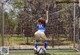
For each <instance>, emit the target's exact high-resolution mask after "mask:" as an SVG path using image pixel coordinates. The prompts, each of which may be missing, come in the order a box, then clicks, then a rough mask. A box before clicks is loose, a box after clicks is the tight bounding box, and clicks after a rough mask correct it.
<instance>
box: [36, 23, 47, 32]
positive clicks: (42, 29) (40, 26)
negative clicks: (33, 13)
mask: <svg viewBox="0 0 80 55" xmlns="http://www.w3.org/2000/svg"><path fill="white" fill-rule="evenodd" d="M36 27H37V30H38V31H45V29H46V28H45V27H44V26H43V25H42V24H37V25H36Z"/></svg>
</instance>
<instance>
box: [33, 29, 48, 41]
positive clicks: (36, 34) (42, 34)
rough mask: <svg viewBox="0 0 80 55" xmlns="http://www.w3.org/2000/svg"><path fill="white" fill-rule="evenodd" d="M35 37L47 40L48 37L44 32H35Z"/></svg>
mask: <svg viewBox="0 0 80 55" xmlns="http://www.w3.org/2000/svg"><path fill="white" fill-rule="evenodd" d="M34 35H35V37H36V39H40V38H43V39H45V40H47V37H46V35H45V33H44V31H41V30H38V31H36V32H35V34H34Z"/></svg>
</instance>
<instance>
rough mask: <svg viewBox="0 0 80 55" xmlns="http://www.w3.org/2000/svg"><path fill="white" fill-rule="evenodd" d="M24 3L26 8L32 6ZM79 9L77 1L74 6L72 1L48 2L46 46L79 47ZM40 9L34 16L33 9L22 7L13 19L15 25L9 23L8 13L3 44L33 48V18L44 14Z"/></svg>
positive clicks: (20, 47)
mask: <svg viewBox="0 0 80 55" xmlns="http://www.w3.org/2000/svg"><path fill="white" fill-rule="evenodd" d="M33 2H35V4H34V5H36V1H33ZM37 2H38V1H37ZM25 4H26V5H25V7H26V8H28V7H29V8H33V7H32V6H29V5H27V4H29V3H28V2H26V3H25ZM44 9H45V8H44ZM44 9H43V10H44ZM79 9H80V7H79V6H78V3H77V2H76V3H75V7H74V2H72V3H66V2H63V3H61V2H59V3H58V2H57V3H54V2H51V3H49V23H48V24H47V27H46V32H45V33H46V35H47V37H48V39H49V46H48V48H52V47H54V48H74V47H75V48H76V49H79V48H80V35H79V33H80V28H79V19H80V18H79V17H80V15H79V14H80V11H79ZM40 11H41V12H42V13H37V16H36V14H35V13H34V12H33V11H27V10H25V8H24V11H21V13H19V14H18V16H17V20H15V21H16V23H15V24H16V25H14V24H13V23H9V22H10V21H9V18H11V15H9V17H8V20H7V18H6V17H5V18H6V19H5V27H4V28H5V34H4V45H5V46H9V47H10V48H12V49H14V48H17V49H26V48H33V45H34V41H35V40H34V39H35V38H34V32H35V31H36V29H35V28H34V27H35V26H34V23H33V20H34V19H35V20H36V19H37V18H38V17H39V15H44V13H43V11H42V10H40ZM0 12H1V11H0ZM36 12H37V11H36ZM74 13H75V14H74ZM6 15H7V14H6V13H5V16H6ZM44 17H45V15H44ZM20 18H22V19H20ZM74 18H75V19H74ZM0 19H1V14H0ZM25 20H26V21H25ZM0 21H1V20H0ZM13 22H14V21H13ZM6 23H7V24H6ZM0 25H1V23H0ZM11 25H12V26H11ZM0 30H1V26H0ZM0 33H1V31H0ZM0 39H1V36H0ZM41 40H42V39H41ZM1 44H2V41H1V40H0V45H1ZM39 44H40V45H41V46H42V44H43V41H42V42H39Z"/></svg>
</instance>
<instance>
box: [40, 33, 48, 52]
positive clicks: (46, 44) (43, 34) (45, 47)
mask: <svg viewBox="0 0 80 55" xmlns="http://www.w3.org/2000/svg"><path fill="white" fill-rule="evenodd" d="M41 38H43V39H44V51H45V53H46V52H47V51H46V49H47V46H48V38H47V37H46V35H45V33H44V32H42V35H41Z"/></svg>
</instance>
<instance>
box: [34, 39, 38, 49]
mask: <svg viewBox="0 0 80 55" xmlns="http://www.w3.org/2000/svg"><path fill="white" fill-rule="evenodd" d="M37 46H38V40H36V41H35V44H34V48H35V49H37Z"/></svg>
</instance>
